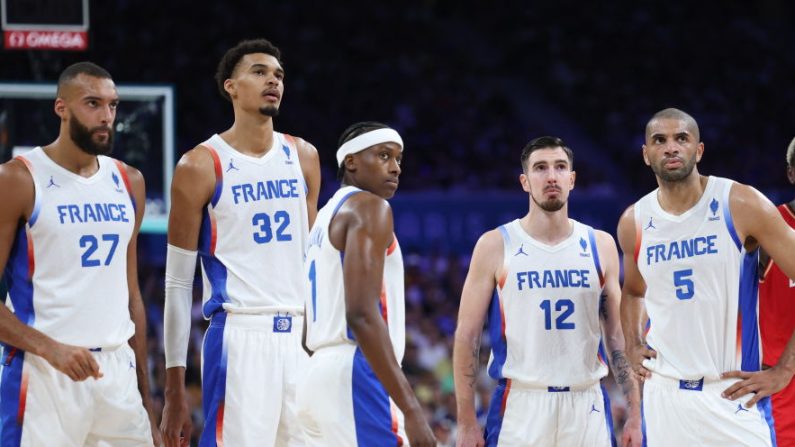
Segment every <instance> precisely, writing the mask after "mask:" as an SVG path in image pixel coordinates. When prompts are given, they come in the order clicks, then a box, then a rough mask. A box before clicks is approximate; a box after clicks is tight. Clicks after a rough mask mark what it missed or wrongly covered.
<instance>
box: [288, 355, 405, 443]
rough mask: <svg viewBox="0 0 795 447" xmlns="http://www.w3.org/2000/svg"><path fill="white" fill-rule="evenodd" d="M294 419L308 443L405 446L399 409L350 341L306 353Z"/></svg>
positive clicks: (401, 416)
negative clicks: (296, 414) (304, 372)
mask: <svg viewBox="0 0 795 447" xmlns="http://www.w3.org/2000/svg"><path fill="white" fill-rule="evenodd" d="M298 417H299V419H300V420H301V424H302V425H301V428H302V429H303V431H304V437H305V439H306V441H307V445H309V446H312V447H330V446H334V447H356V446H362V447H369V446H379V447H380V446H407V445H408V440H407V438H406V434H405V431H404V425H403V413H402V412H401V411H400V410H399V409H398V408H397V406H396V405H395V403H394V402H393V401H392V399H390V398H389V395H388V394H387V392H386V390H385V389H384V387H383V385H381V382H380V381H379V380H378V378H376V376H375V373H374V372H373V370H372V369H371V368H370V365H369V364H368V363H367V360H366V359H365V358H364V354H362V351H361V350H359V348H358V347H357V346H355V345H339V346H332V347H326V348H321V349H319V350H318V351H317V352H315V353H314V354H313V355H312V357H311V358H310V359H309V368H308V370H307V374H306V376H305V377H304V380H303V381H302V382H301V384H300V386H299V389H298Z"/></svg>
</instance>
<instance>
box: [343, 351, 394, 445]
mask: <svg viewBox="0 0 795 447" xmlns="http://www.w3.org/2000/svg"><path fill="white" fill-rule="evenodd" d="M351 389H352V392H353V396H352V397H353V419H354V423H355V426H356V443H357V444H358V445H361V446H365V445H373V446H376V445H377V446H397V445H399V439H398V436H397V434H396V433H395V432H393V431H392V412H391V409H390V405H389V395H388V394H387V392H386V389H385V388H384V386H383V385H382V384H381V381H379V380H378V378H377V377H376V376H375V372H373V370H372V368H370V364H369V363H367V359H366V358H365V357H364V354H363V353H362V351H361V349H359V348H356V353H355V354H354V356H353V373H352V375H351Z"/></svg>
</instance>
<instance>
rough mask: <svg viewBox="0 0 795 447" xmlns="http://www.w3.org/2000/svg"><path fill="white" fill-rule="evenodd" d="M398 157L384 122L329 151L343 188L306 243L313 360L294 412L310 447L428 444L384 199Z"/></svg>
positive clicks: (357, 130)
mask: <svg viewBox="0 0 795 447" xmlns="http://www.w3.org/2000/svg"><path fill="white" fill-rule="evenodd" d="M402 153H403V140H402V139H401V138H400V135H399V134H398V133H397V132H396V131H395V130H393V129H390V128H388V127H387V126H385V125H383V124H380V123H375V122H364V123H358V124H354V125H353V126H351V127H349V128H348V129H347V130H346V131H345V132H344V133H343V135H342V137H341V139H340V148H339V150H337V163H338V165H339V166H340V174H341V178H342V188H340V189H339V190H338V191H337V192H336V194H334V196H333V197H332V198H331V199H330V200H329V202H328V203H327V204H326V206H324V207H323V209H321V210H320V212H319V213H318V218H317V221H316V222H315V225H314V226H313V227H312V231H311V233H310V236H309V248H308V250H307V256H306V263H305V276H304V277H305V278H306V279H307V287H308V289H309V291H310V293H309V294H308V295H307V298H306V309H307V312H306V345H307V348H308V349H310V350H312V351H314V354H313V355H312V357H311V358H310V360H309V368H308V372H307V375H306V377H305V380H304V381H303V382H302V384H301V387H300V390H299V397H298V402H299V403H298V405H299V408H300V410H299V419H300V421H301V423H302V425H303V426H302V428H303V430H304V434H305V436H306V439H307V441H308V442H309V444H310V445H311V446H313V447H328V446H346V447H348V446H357V445H358V446H360V447H369V446H399V445H405V442H406V441H408V442H409V444H410V445H411V446H412V447H431V446H435V445H436V442H435V441H434V438H433V433H432V432H431V429H430V427H429V426H428V423H427V422H426V421H425V418H424V415H423V411H422V407H420V404H419V403H418V401H417V398H416V397H415V396H414V392H413V391H412V389H411V386H410V385H409V383H408V381H407V380H406V377H405V376H404V375H403V372H402V371H401V370H400V362H401V360H402V358H403V350H404V347H405V332H406V328H405V303H404V297H403V258H402V255H401V253H400V246H399V245H398V242H397V238H396V237H395V234H394V233H393V226H392V209H391V208H390V207H389V204H388V203H387V202H386V199H389V198H391V197H392V196H393V195H394V194H395V191H396V190H397V187H398V177H399V176H400V162H401V160H402V157H403V155H402ZM403 415H405V425H404V417H403Z"/></svg>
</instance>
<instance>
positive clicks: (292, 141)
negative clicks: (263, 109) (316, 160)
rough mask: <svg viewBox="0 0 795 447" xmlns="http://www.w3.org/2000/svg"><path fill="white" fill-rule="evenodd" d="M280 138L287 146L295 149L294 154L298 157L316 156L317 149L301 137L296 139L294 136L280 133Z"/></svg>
mask: <svg viewBox="0 0 795 447" xmlns="http://www.w3.org/2000/svg"><path fill="white" fill-rule="evenodd" d="M282 136H283V137H284V139H285V141H287V144H289V145H291V146H292V147H293V148H295V150H296V152H298V155H299V156H300V157H317V156H318V154H317V149H316V148H315V146H314V145H312V143H310V142H308V141H306V140H304V139H303V138H301V137H297V136H295V135H290V134H287V133H282Z"/></svg>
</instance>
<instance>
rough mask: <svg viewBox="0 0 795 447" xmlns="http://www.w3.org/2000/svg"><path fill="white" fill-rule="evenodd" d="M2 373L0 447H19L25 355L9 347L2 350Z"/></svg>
mask: <svg viewBox="0 0 795 447" xmlns="http://www.w3.org/2000/svg"><path fill="white" fill-rule="evenodd" d="M2 361H3V373H2V378H0V445H2V446H3V447H16V446H19V444H20V441H21V440H22V421H21V420H20V413H19V406H20V397H21V393H22V367H23V365H24V363H25V353H24V352H23V351H18V350H16V349H15V348H12V347H10V346H5V347H4V348H3V358H2Z"/></svg>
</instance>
